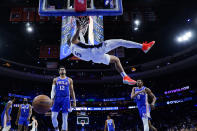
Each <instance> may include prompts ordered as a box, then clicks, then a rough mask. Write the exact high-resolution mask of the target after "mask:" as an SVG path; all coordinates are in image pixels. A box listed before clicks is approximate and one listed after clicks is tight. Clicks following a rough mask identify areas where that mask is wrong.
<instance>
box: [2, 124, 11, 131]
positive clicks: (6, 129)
mask: <svg viewBox="0 0 197 131" xmlns="http://www.w3.org/2000/svg"><path fill="white" fill-rule="evenodd" d="M10 128H11V125H9V126H6V127H4V128H3V129H2V131H9V130H10Z"/></svg>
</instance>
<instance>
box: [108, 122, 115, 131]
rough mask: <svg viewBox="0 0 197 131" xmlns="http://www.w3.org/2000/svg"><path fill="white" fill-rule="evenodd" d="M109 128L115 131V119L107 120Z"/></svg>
mask: <svg viewBox="0 0 197 131" xmlns="http://www.w3.org/2000/svg"><path fill="white" fill-rule="evenodd" d="M107 129H108V131H114V126H113V120H112V119H109V120H107Z"/></svg>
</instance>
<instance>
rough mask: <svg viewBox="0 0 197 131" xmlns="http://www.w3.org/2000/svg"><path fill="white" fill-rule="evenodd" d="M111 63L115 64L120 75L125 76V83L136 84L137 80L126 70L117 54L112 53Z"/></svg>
mask: <svg viewBox="0 0 197 131" xmlns="http://www.w3.org/2000/svg"><path fill="white" fill-rule="evenodd" d="M110 63H114V64H115V68H116V70H117V71H118V72H119V73H120V75H121V76H122V77H123V83H125V84H129V85H134V84H135V83H136V81H134V80H132V79H131V78H130V77H129V76H128V75H127V74H126V73H125V71H124V69H123V67H122V64H121V62H120V59H119V58H118V57H116V56H113V55H110Z"/></svg>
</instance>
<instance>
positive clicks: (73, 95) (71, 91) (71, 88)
mask: <svg viewBox="0 0 197 131" xmlns="http://www.w3.org/2000/svg"><path fill="white" fill-rule="evenodd" d="M69 81H70V88H69V89H70V95H71V97H72V99H73V106H74V107H76V98H75V91H74V88H73V80H72V79H71V78H69Z"/></svg>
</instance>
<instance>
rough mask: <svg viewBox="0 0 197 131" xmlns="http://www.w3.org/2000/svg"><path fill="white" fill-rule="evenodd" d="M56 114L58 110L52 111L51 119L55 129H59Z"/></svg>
mask: <svg viewBox="0 0 197 131" xmlns="http://www.w3.org/2000/svg"><path fill="white" fill-rule="evenodd" d="M57 116H58V112H52V114H51V119H52V124H53V127H54V128H55V131H59V127H58V120H57Z"/></svg>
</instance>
